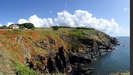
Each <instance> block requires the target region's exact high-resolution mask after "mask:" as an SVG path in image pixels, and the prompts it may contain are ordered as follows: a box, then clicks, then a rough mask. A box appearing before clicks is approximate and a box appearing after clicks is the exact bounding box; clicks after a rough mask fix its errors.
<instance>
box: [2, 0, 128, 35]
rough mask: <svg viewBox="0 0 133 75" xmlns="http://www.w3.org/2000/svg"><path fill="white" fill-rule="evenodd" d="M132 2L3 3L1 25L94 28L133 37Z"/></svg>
mask: <svg viewBox="0 0 133 75" xmlns="http://www.w3.org/2000/svg"><path fill="white" fill-rule="evenodd" d="M129 4H130V1H129V0H0V25H7V26H8V25H10V24H13V23H15V24H22V23H29V22H30V23H33V24H34V25H35V27H50V26H53V25H59V26H71V27H92V28H95V29H97V30H100V31H103V32H105V33H107V34H109V35H111V36H130V5H129Z"/></svg>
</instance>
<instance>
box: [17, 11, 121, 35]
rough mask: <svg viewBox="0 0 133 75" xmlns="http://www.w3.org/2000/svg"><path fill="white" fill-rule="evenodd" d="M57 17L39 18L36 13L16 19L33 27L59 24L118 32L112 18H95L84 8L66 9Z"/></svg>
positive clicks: (117, 27)
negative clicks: (73, 10)
mask: <svg viewBox="0 0 133 75" xmlns="http://www.w3.org/2000/svg"><path fill="white" fill-rule="evenodd" d="M57 16H58V17H57V18H54V19H52V18H39V17H38V16H37V15H33V16H31V17H30V18H29V19H28V20H26V19H20V20H19V21H18V23H19V24H21V23H27V22H30V23H33V24H34V25H35V27H50V26H53V25H59V26H71V27H92V28H95V29H97V30H100V31H103V32H106V33H112V32H118V31H119V26H118V24H117V23H116V22H115V20H114V19H113V18H112V19H110V20H106V19H103V18H100V19H97V18H96V17H93V15H92V14H91V13H89V12H88V11H84V10H76V11H75V12H74V14H70V13H69V12H67V11H63V12H58V13H57Z"/></svg>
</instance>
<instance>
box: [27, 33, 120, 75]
mask: <svg viewBox="0 0 133 75" xmlns="http://www.w3.org/2000/svg"><path fill="white" fill-rule="evenodd" d="M62 39H63V40H65V41H67V42H71V46H72V47H71V50H70V51H69V52H66V51H65V49H64V47H63V46H61V47H59V48H58V52H56V53H54V52H53V53H50V54H49V55H47V56H46V57H44V56H41V55H37V56H35V57H34V58H33V59H32V61H31V59H28V58H27V59H26V63H25V64H26V65H27V66H29V67H30V68H31V69H33V70H36V71H40V72H41V73H43V74H46V73H63V74H67V75H87V74H89V73H90V72H93V71H94V68H90V67H88V68H84V64H88V63H91V61H92V60H95V59H96V57H98V56H103V55H105V54H107V53H109V52H111V51H112V50H114V49H115V46H116V45H119V44H118V40H117V39H116V38H112V39H110V40H109V41H106V42H104V43H100V42H97V41H94V40H91V39H78V38H76V37H74V38H73V37H69V38H68V37H64V36H63V37H62ZM50 42H51V43H52V44H55V41H54V40H52V39H51V40H50ZM77 42H78V43H79V44H80V46H81V48H82V50H83V51H79V50H77V48H76V47H77V46H76V45H77ZM39 43H40V44H42V45H43V46H47V45H46V44H45V42H41V41H40V42H39ZM35 46H37V45H35Z"/></svg>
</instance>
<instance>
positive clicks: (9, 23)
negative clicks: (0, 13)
mask: <svg viewBox="0 0 133 75" xmlns="http://www.w3.org/2000/svg"><path fill="white" fill-rule="evenodd" d="M11 24H14V22H8V23H7V25H6V26H9V25H11Z"/></svg>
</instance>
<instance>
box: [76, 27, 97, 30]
mask: <svg viewBox="0 0 133 75" xmlns="http://www.w3.org/2000/svg"><path fill="white" fill-rule="evenodd" d="M76 29H86V30H95V29H94V28H86V27H76Z"/></svg>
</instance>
